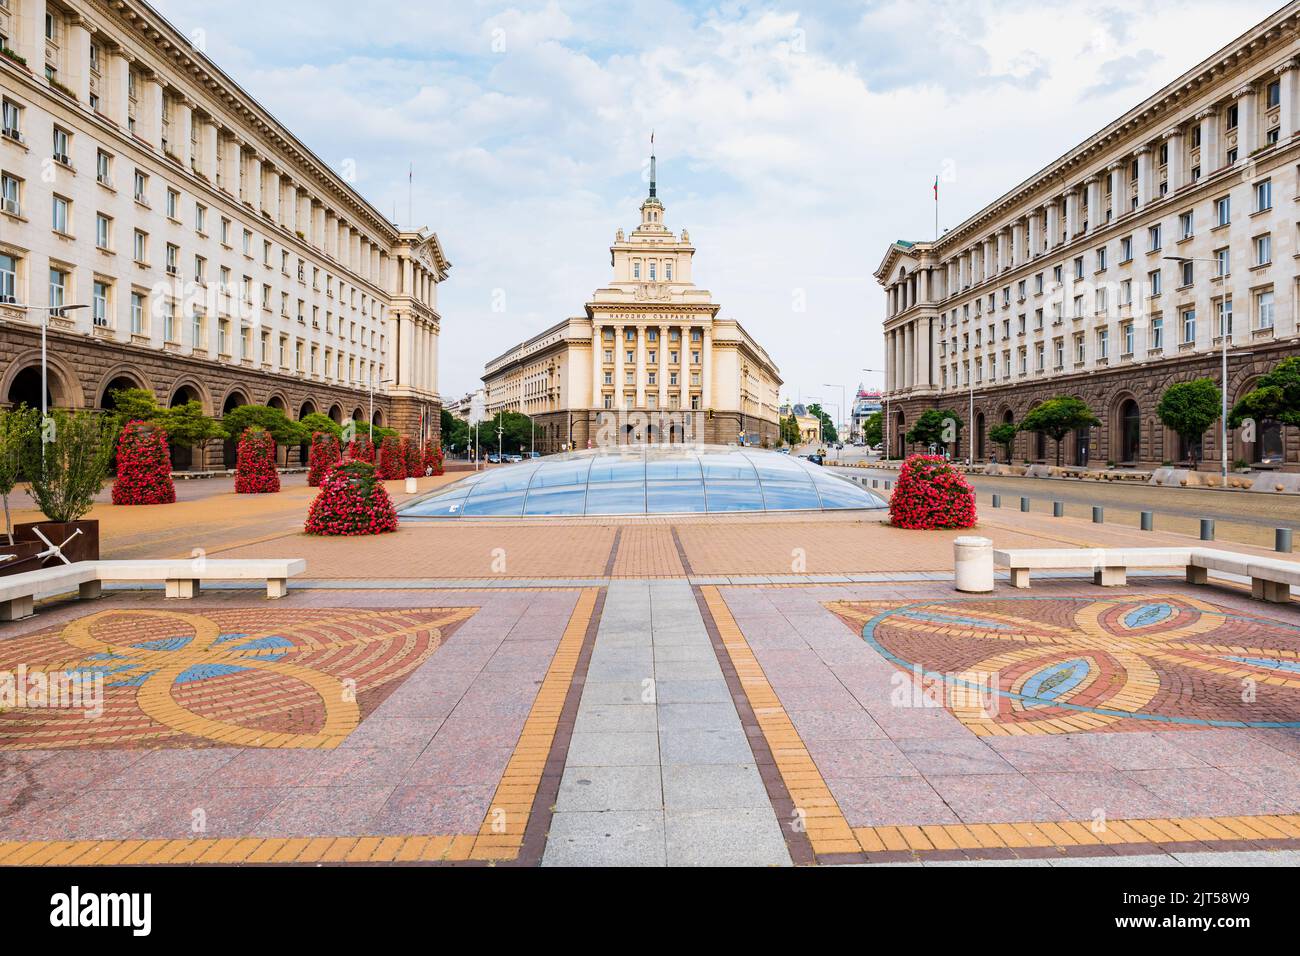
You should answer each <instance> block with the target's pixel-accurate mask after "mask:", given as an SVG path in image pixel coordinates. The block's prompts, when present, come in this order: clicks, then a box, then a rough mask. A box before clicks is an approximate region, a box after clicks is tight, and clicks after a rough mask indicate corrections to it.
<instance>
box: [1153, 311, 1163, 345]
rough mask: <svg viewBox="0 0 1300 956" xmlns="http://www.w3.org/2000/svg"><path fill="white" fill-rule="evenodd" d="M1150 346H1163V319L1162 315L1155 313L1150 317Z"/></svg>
mask: <svg viewBox="0 0 1300 956" xmlns="http://www.w3.org/2000/svg"><path fill="white" fill-rule="evenodd" d="M1151 347H1152V348H1153V349H1162V348H1164V347H1165V320H1164V317H1163V316H1159V315H1157V316H1154V317H1153V318H1152V319H1151Z"/></svg>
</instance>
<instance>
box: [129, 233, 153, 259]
mask: <svg viewBox="0 0 1300 956" xmlns="http://www.w3.org/2000/svg"><path fill="white" fill-rule="evenodd" d="M131 258H133V259H134V260H135V261H136V262H139V263H142V264H143V263H146V262H148V261H149V236H148V235H147V234H146V233H144V232H141V231H140V230H139V229H137V230H135V232H134V233H133V234H132V235H131Z"/></svg>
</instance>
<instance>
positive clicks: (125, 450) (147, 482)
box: [113, 421, 176, 505]
mask: <svg viewBox="0 0 1300 956" xmlns="http://www.w3.org/2000/svg"><path fill="white" fill-rule="evenodd" d="M175 500H176V485H175V484H174V483H173V482H172V463H171V451H170V449H169V448H168V447H167V433H166V432H165V431H163V430H162V429H161V428H156V427H154V426H153V425H150V424H149V423H148V422H141V421H131V422H127V424H126V427H125V428H123V429H122V432H121V434H120V435H118V438H117V479H116V480H115V481H114V482H113V504H115V505H164V504H171V503H172V502H174V501H175Z"/></svg>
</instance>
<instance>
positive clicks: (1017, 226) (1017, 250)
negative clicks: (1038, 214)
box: [1010, 222, 1025, 267]
mask: <svg viewBox="0 0 1300 956" xmlns="http://www.w3.org/2000/svg"><path fill="white" fill-rule="evenodd" d="M1022 225H1023V223H1020V222H1013V223H1012V224H1011V263H1010V264H1011V266H1012V267H1015V266H1018V265H1020V263H1021V262H1023V261H1024V257H1025V250H1024V244H1023V242H1022V241H1021V238H1020V230H1021V227H1022Z"/></svg>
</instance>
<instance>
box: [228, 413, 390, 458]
mask: <svg viewBox="0 0 1300 956" xmlns="http://www.w3.org/2000/svg"><path fill="white" fill-rule="evenodd" d="M221 425H222V427H223V428H224V429H225V430H226V434H227V435H229V436H230V437H231V438H233V439H235V440H236V441H238V440H239V436H241V435H243V434H244V429H246V428H253V427H256V428H261V429H264V430H266V431H267V432H269V433H270V435H271V438H272V439H273V440H274V441H275V443H276V444H277V445H280V446H283V448H284V459H285V463H286V464H287V463H288V461H289V449H290V448H292V447H293V446H294V445H301V444H303V443H304V442H307V441H310V440H311V434H310V433H309V432H307V430H306V429H304V428H303V427H302V426H301V425H300V424H299V423H298V422H295V421H291V420H290V419H289V416H287V415H286V414H285V413H284V412H282V411H280V409H278V408H272V407H270V406H269V405H240V406H238V407H236V408H232V409H231V410H230V411H228V412H226V416H225V418H223V419H222V420H221ZM378 433H379V429H377V428H376V429H375V442H376V444H378V442H379V434H378Z"/></svg>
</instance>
